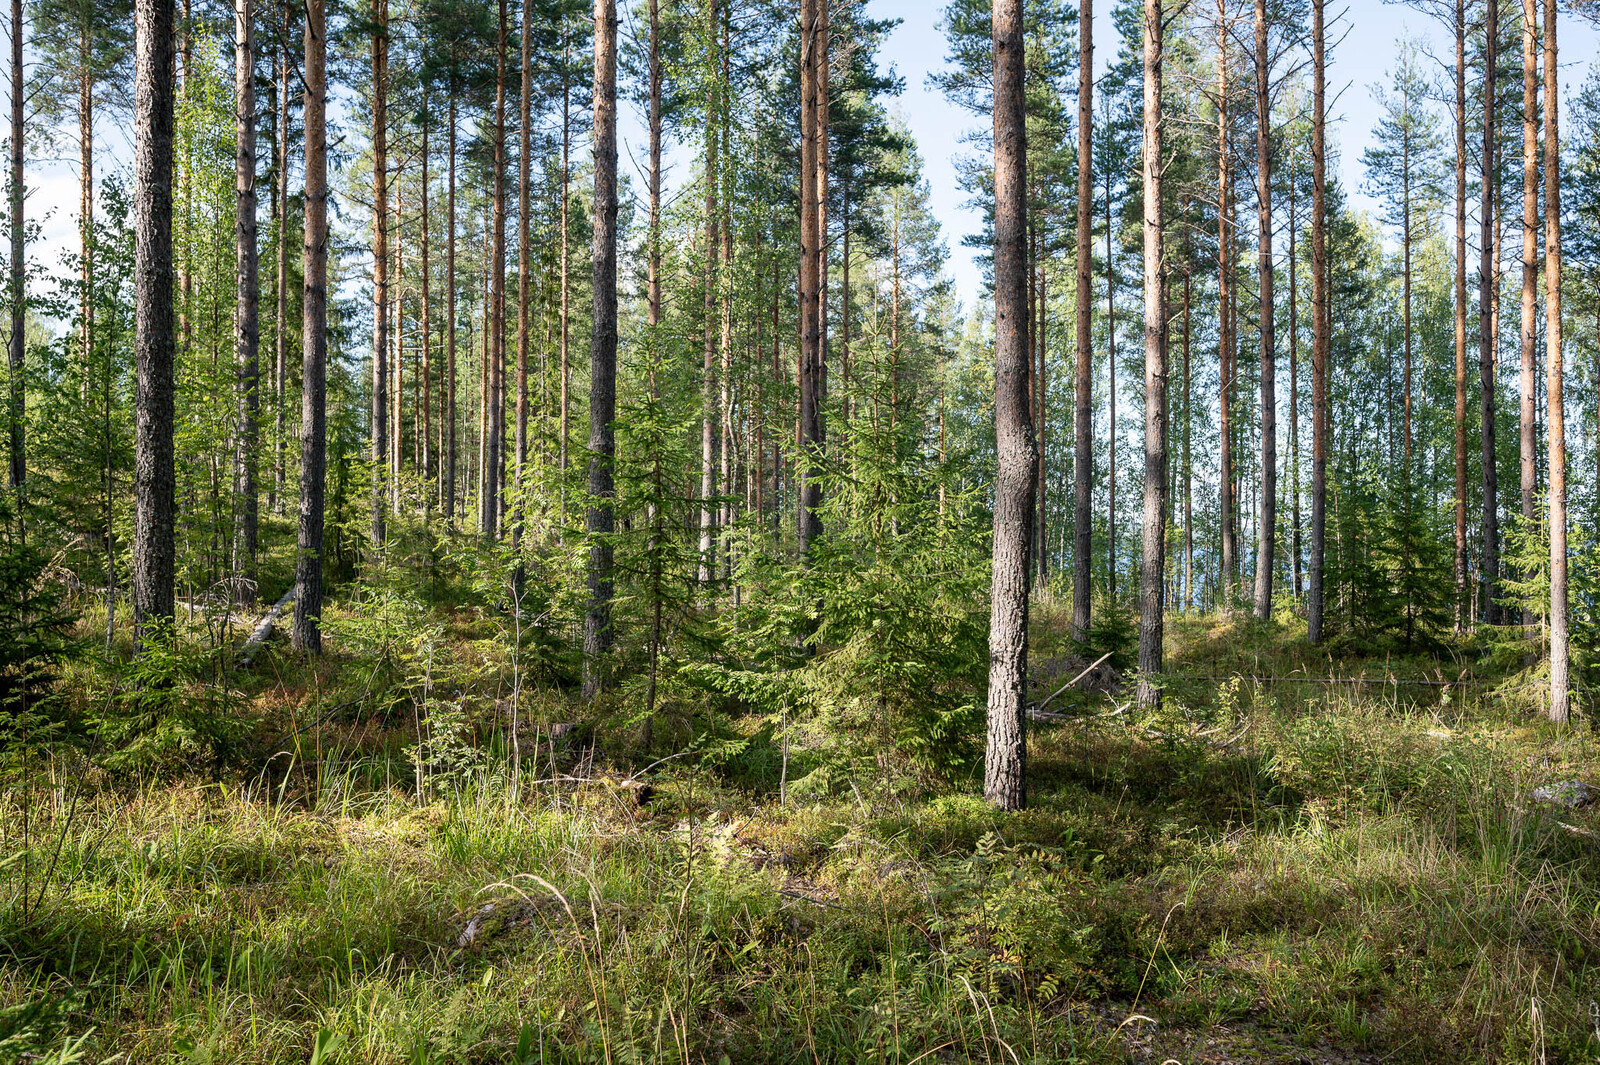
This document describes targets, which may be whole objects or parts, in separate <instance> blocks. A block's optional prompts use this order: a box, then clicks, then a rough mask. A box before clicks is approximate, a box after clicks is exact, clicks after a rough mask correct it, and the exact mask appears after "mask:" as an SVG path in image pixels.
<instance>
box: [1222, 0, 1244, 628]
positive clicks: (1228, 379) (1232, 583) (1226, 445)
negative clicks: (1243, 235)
mask: <svg viewBox="0 0 1600 1065" xmlns="http://www.w3.org/2000/svg"><path fill="white" fill-rule="evenodd" d="M1231 132H1232V122H1231V119H1230V117H1229V111H1228V13H1227V9H1226V7H1225V5H1224V2H1223V0H1217V302H1218V305H1219V308H1220V309H1219V311H1218V338H1217V360H1218V375H1219V378H1220V379H1219V382H1218V385H1217V404H1218V411H1217V413H1218V432H1217V435H1218V438H1219V440H1220V443H1219V445H1218V446H1219V456H1220V463H1221V465H1220V467H1219V469H1220V472H1219V474H1218V480H1219V482H1220V484H1221V501H1220V504H1219V505H1220V520H1221V525H1222V574H1221V579H1220V581H1219V582H1218V590H1219V595H1218V599H1219V601H1220V602H1221V603H1222V605H1223V606H1224V607H1227V606H1230V605H1231V604H1232V600H1233V597H1234V595H1235V594H1237V586H1238V573H1239V545H1238V542H1237V531H1236V530H1237V528H1238V524H1237V522H1238V518H1237V515H1236V513H1235V511H1236V509H1237V506H1238V500H1237V498H1236V497H1235V495H1234V468H1233V359H1234V338H1233V315H1232V313H1231V307H1232V300H1233V295H1232V292H1233V263H1232V261H1231V259H1232V251H1233V235H1232V233H1231V232H1230V229H1229V227H1230V225H1231V223H1232V221H1233V208H1232V206H1231V203H1230V201H1231V200H1232V193H1233V156H1232V154H1231V151H1230V148H1231V145H1230V144H1229V139H1228V138H1229V135H1230V133H1231Z"/></svg>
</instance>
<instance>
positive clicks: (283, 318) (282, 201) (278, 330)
mask: <svg viewBox="0 0 1600 1065" xmlns="http://www.w3.org/2000/svg"><path fill="white" fill-rule="evenodd" d="M282 30H283V42H282V46H281V48H280V49H279V56H278V129H277V133H278V166H277V175H278V187H277V189H276V190H275V191H276V192H277V195H278V265H277V269H276V271H275V273H276V275H277V276H276V277H274V278H273V285H274V287H275V288H276V289H277V292H276V293H275V295H276V304H275V317H274V322H275V323H276V324H275V325H274V327H273V333H274V337H273V340H274V341H275V344H276V347H277V362H276V366H275V368H274V373H273V375H272V377H273V381H272V390H273V401H274V407H273V414H272V419H273V430H272V447H273V457H272V512H273V513H274V514H277V515H278V516H280V517H281V516H282V515H283V513H284V511H285V509H286V508H287V506H288V503H287V498H286V497H287V495H288V492H287V486H286V483H285V481H286V478H287V476H288V466H287V457H288V456H287V451H288V446H287V438H288V435H289V427H288V421H289V413H288V391H289V327H288V318H289V5H288V4H287V3H285V4H284V5H283V26H282Z"/></svg>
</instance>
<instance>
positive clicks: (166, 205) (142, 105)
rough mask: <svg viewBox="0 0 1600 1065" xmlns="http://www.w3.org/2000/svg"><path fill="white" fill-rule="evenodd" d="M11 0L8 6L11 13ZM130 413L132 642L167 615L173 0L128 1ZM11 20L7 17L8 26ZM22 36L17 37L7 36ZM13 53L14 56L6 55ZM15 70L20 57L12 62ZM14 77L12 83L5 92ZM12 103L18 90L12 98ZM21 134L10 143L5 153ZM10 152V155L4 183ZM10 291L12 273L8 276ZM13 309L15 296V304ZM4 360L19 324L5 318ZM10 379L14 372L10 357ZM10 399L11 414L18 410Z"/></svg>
mask: <svg viewBox="0 0 1600 1065" xmlns="http://www.w3.org/2000/svg"><path fill="white" fill-rule="evenodd" d="M17 7H18V5H15V4H14V5H13V8H12V13H13V15H15V14H16V11H17ZM134 18H135V22H134V51H135V59H134V164H133V173H134V183H133V197H134V199H133V211H134V285H135V300H134V308H135V311H134V361H135V366H136V370H137V406H136V411H135V416H134V472H133V623H134V636H135V639H137V640H140V641H144V640H149V639H153V638H156V637H157V636H158V635H159V634H160V633H161V630H162V627H163V626H164V625H166V624H168V623H170V622H171V620H172V615H173V574H174V565H175V543H174V532H175V529H174V523H175V520H176V509H175V506H174V497H175V490H176V476H175V473H174V470H173V450H172V448H173V445H172V430H173V426H172V419H173V373H172V363H173V347H174V337H173V329H172V326H173V321H172V315H173V306H172V279H173V269H172V180H173V169H172V167H173V158H172V148H173V145H172V135H173V84H172V66H173V53H172V45H173V6H172V0H137V2H136V4H135V7H134ZM15 25H16V24H15V23H13V26H15ZM15 40H17V41H20V40H21V34H16V35H15ZM14 58H15V56H14ZM18 70H20V64H19V66H18ZM16 87H17V86H16V81H15V80H13V89H15V88H16ZM18 99H19V100H20V96H19V97H18ZM21 144H22V141H21V139H20V138H15V139H13V141H12V147H13V153H15V152H17V151H19V150H20V146H21ZM16 161H17V156H16V155H15V154H13V156H12V167H13V180H14V179H15V170H16ZM19 202H20V197H16V196H13V199H12V210H13V215H12V220H13V229H12V240H13V243H12V252H13V256H14V259H13V262H15V263H19V264H20V259H18V258H15V254H16V242H17V240H18V239H19V238H20V235H21V233H22V229H21V226H20V225H16V224H15V223H16V222H17V218H16V214H15V212H16V210H17V204H18V203H19ZM12 284H13V290H12V295H13V298H15V296H16V294H17V292H16V286H17V279H16V275H15V274H13V278H12ZM16 306H17V308H18V309H19V310H20V307H21V304H20V301H19V302H17V304H16ZM12 327H13V330H14V336H13V345H12V350H13V359H15V357H16V356H15V353H16V351H17V349H18V348H19V347H20V343H21V337H22V333H21V329H20V327H19V325H18V323H17V322H16V319H15V317H13V321H12ZM12 380H13V381H14V382H19V383H20V373H19V372H18V370H17V367H16V363H15V362H13V376H12ZM19 413H20V412H19V410H18V401H17V400H16V399H15V394H14V398H13V417H14V418H15V417H17V416H18V415H19ZM11 443H12V463H11V476H12V487H13V488H14V489H19V490H20V485H21V483H22V478H23V473H24V470H25V467H24V466H23V464H22V454H21V447H22V438H21V423H20V421H13V424H12V437H11Z"/></svg>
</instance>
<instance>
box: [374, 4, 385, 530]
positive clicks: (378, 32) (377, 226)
mask: <svg viewBox="0 0 1600 1065" xmlns="http://www.w3.org/2000/svg"><path fill="white" fill-rule="evenodd" d="M388 81H389V3H388V0H372V546H373V547H381V546H383V542H384V540H385V538H386V537H387V535H388V533H387V526H386V521H387V519H386V517H385V515H384V507H385V505H386V503H385V501H386V499H387V495H388V492H387V489H386V487H385V485H384V480H385V479H386V477H387V474H388V462H389V369H388V360H389V86H388Z"/></svg>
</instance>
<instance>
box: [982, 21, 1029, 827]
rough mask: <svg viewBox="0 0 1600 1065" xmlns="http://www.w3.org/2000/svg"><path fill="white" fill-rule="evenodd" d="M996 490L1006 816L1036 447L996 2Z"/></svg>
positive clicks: (1000, 753)
mask: <svg viewBox="0 0 1600 1065" xmlns="http://www.w3.org/2000/svg"><path fill="white" fill-rule="evenodd" d="M993 22H994V82H995V93H994V191H995V220H994V289H995V444H996V448H995V454H996V470H995V491H994V576H993V587H992V590H991V594H990V617H989V700H988V720H989V724H988V746H987V753H986V755H985V759H984V785H983V793H984V798H986V799H987V800H988V801H989V802H990V803H991V804H992V805H994V806H997V807H999V808H1000V809H1002V810H1020V809H1021V808H1022V807H1023V805H1024V803H1025V801H1026V791H1025V782H1026V758H1027V740H1026V733H1025V731H1024V730H1025V726H1026V720H1025V715H1024V709H1025V705H1024V704H1025V700H1026V698H1027V684H1028V586H1029V579H1028V578H1029V566H1028V550H1029V547H1030V546H1031V545H1032V540H1033V536H1032V529H1031V528H1030V525H1031V524H1032V517H1033V499H1032V493H1033V476H1034V442H1033V426H1032V424H1030V423H1031V422H1032V414H1031V411H1030V410H1029V408H1028V376H1029V374H1028V369H1029V365H1028V363H1029V360H1028V350H1027V326H1026V322H1025V321H1024V316H1025V315H1026V314H1027V287H1028V280H1027V276H1026V272H1025V271H1026V269H1027V262H1026V255H1027V249H1026V244H1025V242H1026V239H1027V198H1026V197H1027V149H1026V147H1025V145H1024V143H1023V138H1024V129H1025V118H1024V114H1023V95H1022V81H1023V78H1022V68H1023V61H1024V57H1023V29H1022V0H995V2H994V20H993Z"/></svg>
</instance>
